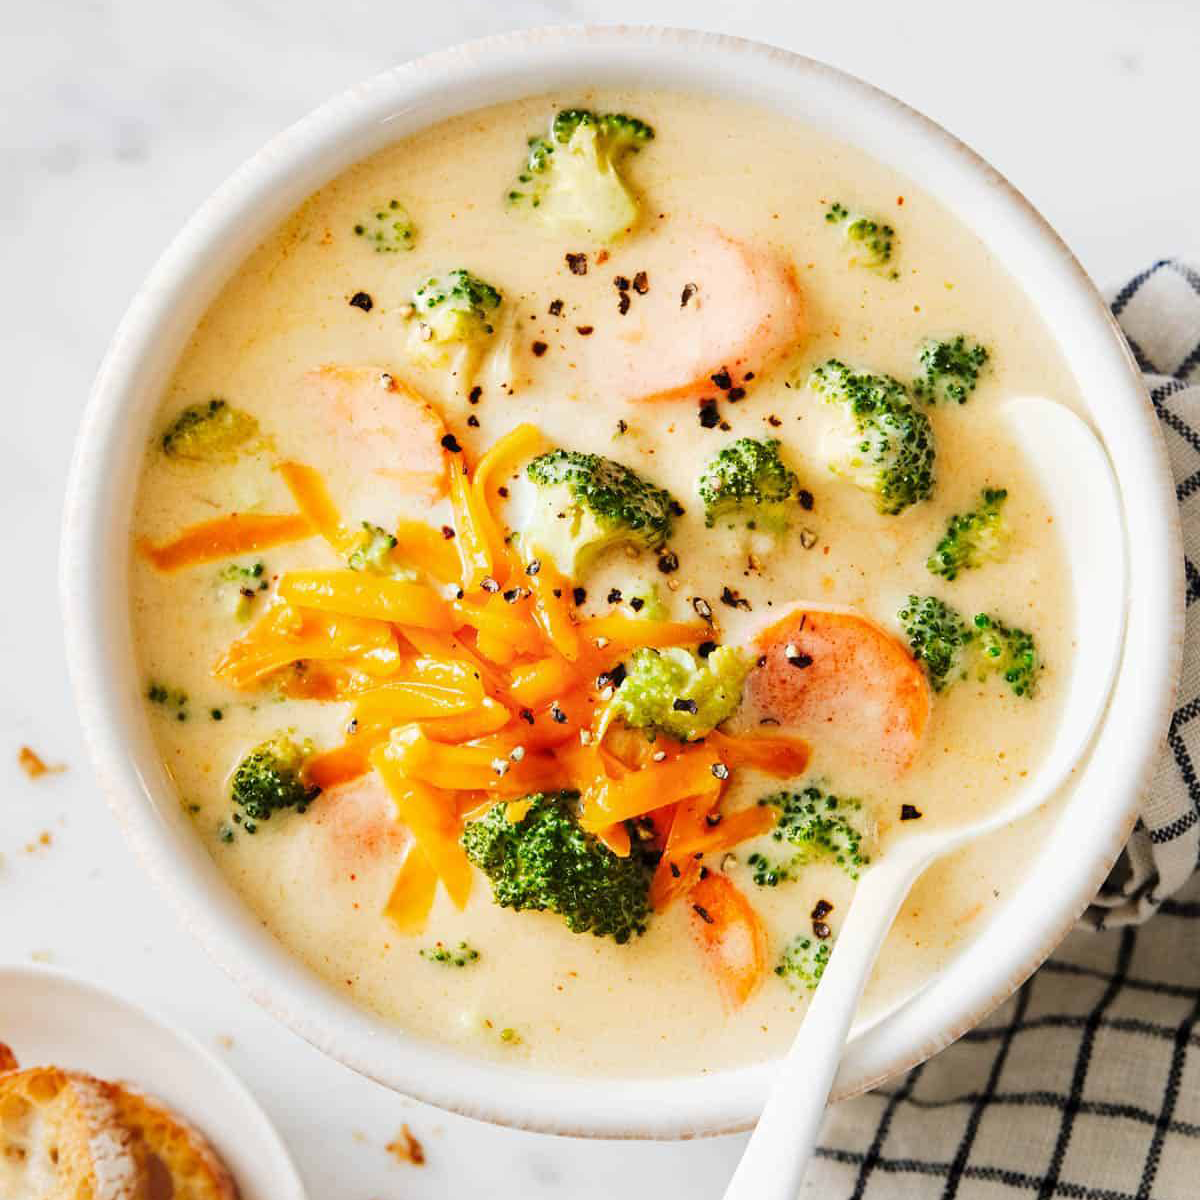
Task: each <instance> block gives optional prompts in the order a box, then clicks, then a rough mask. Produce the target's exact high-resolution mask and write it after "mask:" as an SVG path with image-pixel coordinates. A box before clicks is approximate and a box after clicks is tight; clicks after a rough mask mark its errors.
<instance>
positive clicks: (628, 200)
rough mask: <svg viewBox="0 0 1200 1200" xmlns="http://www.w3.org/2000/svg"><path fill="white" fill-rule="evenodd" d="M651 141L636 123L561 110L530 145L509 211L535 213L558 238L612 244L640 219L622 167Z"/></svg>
mask: <svg viewBox="0 0 1200 1200" xmlns="http://www.w3.org/2000/svg"><path fill="white" fill-rule="evenodd" d="M653 137H654V130H653V129H651V128H650V126H649V125H647V124H646V123H645V122H644V121H639V120H638V119H637V118H636V117H628V116H625V114H623V113H603V114H601V113H593V112H589V111H588V110H587V109H582V108H570V109H564V110H563V111H562V112H560V113H559V114H558V115H557V116H556V117H555V118H554V120H553V121H551V123H550V132H549V134H548V135H547V136H546V137H531V138H530V139H529V152H528V154H527V155H526V158H525V163H524V165H523V167H522V170H521V173H520V174H519V175H518V176H517V180H516V183H515V184H514V186H513V187H512V188H511V189H510V190H509V192H508V203H509V206H510V207H511V208H514V209H520V210H525V211H529V212H532V213H535V214H536V216H537V218H538V220H540V221H541V222H542V223H543V224H544V225H545V226H546V227H547V228H548V229H549V230H551V231H552V232H554V233H556V234H562V235H565V236H569V237H590V238H594V239H596V240H597V241H601V242H610V241H613V240H615V239H616V238H619V237H620V236H621V235H622V234H623V233H626V232H627V231H628V230H629V229H630V228H632V226H633V225H634V224H635V223H636V221H637V217H638V203H637V200H636V199H635V198H634V196H633V194H632V193H631V192H630V190H629V187H628V185H627V184H626V182H625V180H624V179H623V178H622V176H621V170H620V167H621V161H622V159H624V158H625V157H626V155H628V154H631V153H635V152H636V151H638V150H640V149H641V148H642V147H643V146H644V145H646V143H647V142H649V141H651V139H653Z"/></svg>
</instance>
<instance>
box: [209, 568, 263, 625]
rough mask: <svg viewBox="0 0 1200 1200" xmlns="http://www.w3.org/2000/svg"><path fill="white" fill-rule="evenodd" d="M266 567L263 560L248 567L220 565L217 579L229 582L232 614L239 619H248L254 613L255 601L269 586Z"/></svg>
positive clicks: (224, 582) (225, 582)
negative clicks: (232, 598) (232, 599)
mask: <svg viewBox="0 0 1200 1200" xmlns="http://www.w3.org/2000/svg"><path fill="white" fill-rule="evenodd" d="M266 573H267V568H266V564H265V563H263V562H261V561H260V562H256V563H252V564H251V565H250V566H248V567H242V566H239V565H238V564H237V563H230V564H229V565H228V566H225V567H222V568H221V571H220V573H219V574H218V575H217V579H218V580H219V581H220V582H221V583H223V584H231V585H232V587H231V588H230V589H229V590H230V592H231V594H232V596H233V597H234V601H233V612H234V616H236V617H237V619H238V620H239V621H248V620H249V619H250V617H251V616H252V615H253V613H254V608H255V603H254V602H255V601H256V600H257V599H258V598H259V596H260V595H262V593H263V592H265V591H267V590H268V589H269V588H270V586H271V585H270V584H269V583H268V582H267V579H266Z"/></svg>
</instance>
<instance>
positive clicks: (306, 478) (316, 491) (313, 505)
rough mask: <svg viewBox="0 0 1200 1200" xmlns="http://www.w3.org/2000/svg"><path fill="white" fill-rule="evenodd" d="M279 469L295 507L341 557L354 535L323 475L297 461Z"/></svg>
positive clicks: (286, 463) (283, 463)
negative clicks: (346, 527) (344, 521)
mask: <svg viewBox="0 0 1200 1200" xmlns="http://www.w3.org/2000/svg"><path fill="white" fill-rule="evenodd" d="M277 469H278V471H279V474H280V476H281V477H282V479H283V482H284V483H285V484H286V485H287V489H288V491H289V492H291V493H292V499H293V500H295V501H296V507H297V508H299V509H300V511H301V512H302V513H303V514H304V516H305V517H306V518H307V519H308V521H309V523H310V524H311V525H312V527H313V528H314V529H315V530H316V531H317V532H318V533H319V534H320V535H321V536H322V537H323V538H324V539H325V540H326V541H327V542H328V543H329V544H330V545H331V546H332V547H333V548H334V550H336V551H337V552H338V553H339V554H341V553H342V552H343V551H344V550H345V549H346V547H347V546H348V544H349V542H350V540H351V538H352V536H353V535H352V534H351V533H350V532H349V531H348V530H347V529H345V527H344V526H343V525H342V518H341V514H340V513H339V512H338V510H337V505H336V504H334V502H333V497H332V496H330V494H329V489H328V488H327V487H326V486H325V480H324V479H322V478H321V474H320V472H319V471H316V470H314V469H313V468H312V467H307V466H305V465H304V464H303V463H298V462H282V463H280V464H279V467H278V468H277Z"/></svg>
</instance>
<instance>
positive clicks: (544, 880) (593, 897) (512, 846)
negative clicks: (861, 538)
mask: <svg viewBox="0 0 1200 1200" xmlns="http://www.w3.org/2000/svg"><path fill="white" fill-rule="evenodd" d="M526 799H527V800H529V801H532V804H531V806H530V808H529V810H528V812H527V813H526V814H525V816H524V817H523V818H522V819H521V820H520V821H515V822H514V821H510V820H509V819H508V817H507V814H506V807H507V806H506V805H504V804H498V805H496V806H495V807H494V808H492V809H491V810H490V811H489V812H488V813H487V815H486V816H484V817H481V818H480V819H479V820H477V821H471V822H470V823H469V824H468V825H467V827H466V829H464V830H463V834H462V844H463V847H464V849H465V850H466V852H467V857H468V858H469V859H470V860H471V861H472V862H473V863H474V864H475V865H476V866H477V867H478V868H479V869H480V870H481V871H483V873H484V874H485V875H487V877H488V878H489V879H490V880H491V884H492V895H493V897H494V899H495V901H496V903H497V904H499V905H500V906H501V907H502V908H512V909H516V910H517V911H520V910H522V909H534V910H536V911H539V912H547V911H548V912H553V913H557V914H558V915H559V916H560V917H562V918H563V920H564V921H566V923H567V928H568V929H570V930H571V932H572V933H588V932H591V933H593V934H595V935H596V936H597V937H611V938H612V939H613V940H614V941H615V942H618V943H622V944H623V943H625V942H627V941H629V939H630V938H631V937H633V936H634V935H635V934H640V933H644V932H645V929H646V920H647V918H648V916H649V911H650V910H649V905H648V899H647V897H648V892H649V889H650V878H651V876H652V874H653V870H654V869H653V867H652V865H651V863H650V860H649V859H648V858H647V857H646V856H645V854H644V853H643V852H642V851H641V849H640V843H638V841H637V839H636V838H635V839H634V847H633V850H632V852H631V853H630V854H629V856H628V857H627V858H619V857H618V856H617V855H615V854H614V853H613V852H612V851H611V850H610V849H609V848H608V847H607V846H605V845H604V843H603V842H601V841H600V840H599V839H598V838H595V837H593V836H592V835H591V834H589V833H585V832H584V831H583V829H581V828H580V826H579V822H578V819H577V816H576V811H575V809H576V806H577V803H578V800H579V793H578V792H557V793H538V794H537V795H534V796H528V797H526Z"/></svg>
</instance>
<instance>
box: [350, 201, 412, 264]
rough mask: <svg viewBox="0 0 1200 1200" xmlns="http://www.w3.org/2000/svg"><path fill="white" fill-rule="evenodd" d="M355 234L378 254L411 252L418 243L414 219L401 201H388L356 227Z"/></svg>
mask: <svg viewBox="0 0 1200 1200" xmlns="http://www.w3.org/2000/svg"><path fill="white" fill-rule="evenodd" d="M354 232H355V233H356V234H357V235H358V236H359V237H361V238H366V239H367V241H368V242H369V243H370V244H371V245H372V246H373V247H374V249H375V251H376V253H377V254H395V253H397V252H398V251H400V250H411V249H412V248H413V246H414V245H415V243H416V230H415V229H414V228H413V223H412V218H411V217H410V216H409V215H408V211H407V209H405V207H404V205H403V204H401V203H400V201H399V200H388V201H386V202H385V203H383V204H381V205H379V207H378V208H376V209H375V211H374V212H373V213H372V214H371V215H370V216H369V217H367V218H366V220H363V221H359V222H358V224H357V225H355V226H354Z"/></svg>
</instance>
